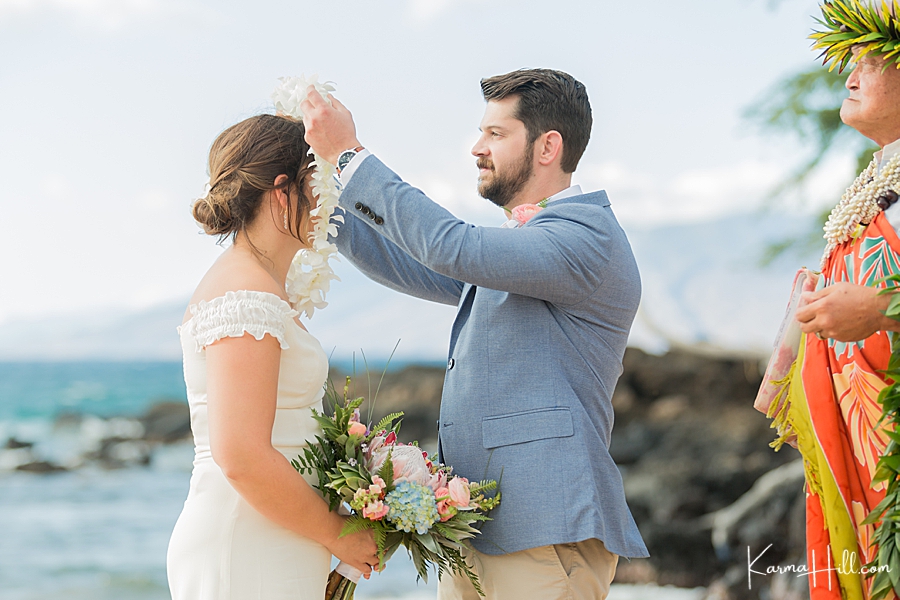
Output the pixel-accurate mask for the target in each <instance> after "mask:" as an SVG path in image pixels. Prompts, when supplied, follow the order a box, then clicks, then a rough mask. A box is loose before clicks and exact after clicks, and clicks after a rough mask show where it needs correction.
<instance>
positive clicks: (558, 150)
mask: <svg viewBox="0 0 900 600" xmlns="http://www.w3.org/2000/svg"><path fill="white" fill-rule="evenodd" d="M534 148H535V152H537V160H538V163H539V164H541V165H544V166H550V165H552V164H553V163H554V162H556V163H560V162H562V154H563V138H562V135H561V134H560V133H559V132H558V131H556V130H555V129H551V130H550V131H548V132H546V133H543V134H541V135H540V136H538V139H536V140H535V144H534Z"/></svg>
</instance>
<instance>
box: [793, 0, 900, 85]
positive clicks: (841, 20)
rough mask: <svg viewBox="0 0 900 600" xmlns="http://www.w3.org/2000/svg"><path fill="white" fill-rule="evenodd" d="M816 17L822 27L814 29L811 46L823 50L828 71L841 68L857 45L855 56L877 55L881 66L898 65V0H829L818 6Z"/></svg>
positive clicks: (899, 13) (899, 9) (899, 50)
mask: <svg viewBox="0 0 900 600" xmlns="http://www.w3.org/2000/svg"><path fill="white" fill-rule="evenodd" d="M821 8H822V17H823V18H821V19H816V21H817V22H818V23H819V24H820V25H822V27H824V31H814V32H813V33H812V35H810V36H809V37H810V39H812V40H815V42H814V43H813V49H815V50H823V52H822V54H821V55H820V56H824V57H825V64H828V63H829V62H831V67H830V68H829V71H831V70H834V68H835V67H838V72H841V71H843V70H844V67H846V66H847V65H848V64H849V63H850V61H852V60H853V53H852V51H853V48H854V46H859V47H860V52H859V54H858V55H857V59H859V58H862V57H863V56H865V55H866V54H870V53H871V54H873V55H875V56H881V57H883V58H884V59H885V66H887V65H891V64H894V65H896V67H897V68H898V69H900V61H898V58H900V19H898V15H900V5H898V0H830V1H828V2H825V3H824V4H822V6H821Z"/></svg>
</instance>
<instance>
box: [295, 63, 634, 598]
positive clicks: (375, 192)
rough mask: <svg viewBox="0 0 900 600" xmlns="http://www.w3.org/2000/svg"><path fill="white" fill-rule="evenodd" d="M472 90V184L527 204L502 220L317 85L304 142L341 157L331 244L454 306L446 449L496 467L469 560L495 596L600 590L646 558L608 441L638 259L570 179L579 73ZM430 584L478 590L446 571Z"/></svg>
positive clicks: (583, 128) (579, 131) (586, 116)
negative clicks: (414, 177)
mask: <svg viewBox="0 0 900 600" xmlns="http://www.w3.org/2000/svg"><path fill="white" fill-rule="evenodd" d="M481 88H482V93H483V95H484V98H485V100H486V101H487V106H486V109H485V114H484V118H483V119H482V121H481V127H480V129H481V137H480V138H479V140H478V142H477V143H476V144H475V147H474V148H473V149H472V154H473V155H475V156H476V157H477V161H476V164H477V166H478V168H479V178H478V191H479V193H480V194H481V195H482V196H484V197H485V198H487V199H488V200H491V201H492V202H494V203H495V204H497V205H498V206H501V207H503V208H504V209H506V210H508V211H512V214H513V215H514V216H517V217H519V220H510V221H508V222H507V223H504V225H503V226H502V227H476V226H474V225H470V224H468V223H465V222H463V221H460V220H459V219H457V218H455V217H454V216H453V215H451V214H450V213H449V212H447V211H446V210H444V209H443V208H441V207H440V206H438V205H437V204H435V203H434V202H432V201H431V200H429V199H428V198H427V197H425V195H424V194H423V193H422V192H420V191H419V190H417V189H415V188H413V187H411V186H409V185H408V184H406V183H404V182H403V181H402V180H401V179H400V178H399V177H398V176H397V175H396V174H394V173H393V172H392V171H391V170H390V169H388V168H387V167H386V166H385V165H384V164H383V163H381V161H379V160H378V158H376V157H375V156H373V155H372V154H370V153H369V152H368V151H366V150H365V149H364V148H363V147H362V146H361V144H360V143H359V140H358V139H357V138H356V128H355V125H354V123H353V119H352V117H351V115H350V112H349V111H348V110H347V109H346V108H345V107H344V106H343V105H342V104H341V103H340V102H338V101H337V100H333V104H331V105H330V104H329V103H328V102H326V101H325V100H323V99H322V97H321V96H319V95H318V94H315V93H310V94H309V100H308V101H307V102H306V104H304V105H303V107H302V108H303V113H304V115H306V116H305V118H304V121H305V123H306V128H307V133H306V139H307V141H308V142H309V144H310V145H311V146H312V148H313V149H314V150H315V151H316V152H317V153H318V154H319V155H320V156H322V157H323V158H325V159H326V160H328V161H330V162H332V163H334V164H336V165H337V166H338V169H339V170H340V177H341V181H342V183H343V185H344V192H343V194H342V196H341V206H342V207H343V208H344V210H345V211H346V223H344V225H343V226H341V228H340V233H339V235H338V236H337V238H336V240H335V241H336V243H337V245H338V247H339V248H340V251H341V253H342V254H344V256H346V257H347V258H349V259H350V261H351V262H352V263H353V264H354V265H356V266H357V267H358V268H359V269H360V270H361V271H362V272H363V273H365V274H366V275H367V276H368V277H370V278H371V279H373V280H374V281H377V282H378V283H381V284H383V285H385V286H387V287H390V288H392V289H394V290H398V291H401V292H403V293H406V294H409V295H412V296H416V297H418V298H423V299H425V300H431V301H434V302H441V303H444V304H452V305H455V306H457V307H458V309H457V310H458V312H457V316H456V321H455V322H454V324H453V328H452V330H451V332H450V352H449V360H448V363H447V374H446V377H445V380H444V392H443V398H442V401H441V415H440V421H439V424H438V427H439V430H438V447H439V451H440V453H441V460H442V462H445V463H447V464H449V465H452V466H453V469H454V472H455V473H457V474H458V475H462V476H464V477H467V478H469V479H471V480H481V479H485V478H491V479H498V480H500V479H501V475H502V481H501V489H502V493H503V501H502V502H501V504H500V506H499V508H498V509H496V510H495V511H493V512H492V513H491V517H492V518H493V520H492V521H489V522H487V523H485V524H484V526H483V528H482V535H479V536H477V537H476V538H475V539H474V540H473V541H472V546H473V547H474V548H473V549H472V551H471V552H470V553H469V555H468V556H469V563H470V564H472V565H473V566H474V569H475V571H476V573H477V574H478V576H479V578H480V580H481V582H482V584H483V586H484V589H485V592H486V593H487V597H488V598H492V599H498V600H505V599H510V600H512V599H516V600H519V599H522V598H529V599H532V598H535V599H545V598H547V599H551V598H553V599H555V598H605V597H606V596H607V594H608V593H609V586H610V583H611V581H612V579H613V576H614V575H615V569H616V563H617V560H618V557H619V556H626V557H644V556H647V549H646V548H645V546H644V544H643V542H642V541H641V537H640V533H639V532H638V530H637V527H636V525H635V523H634V520H633V519H632V517H631V513H630V512H629V510H628V507H627V505H626V503H625V494H624V491H623V487H622V478H621V476H620V475H619V472H618V470H617V468H616V465H615V464H614V463H613V460H612V458H610V455H609V449H608V448H609V440H610V431H611V429H612V426H613V408H612V404H611V402H610V398H611V396H612V392H613V388H614V387H615V384H616V380H617V379H618V377H619V375H620V374H621V372H622V355H623V353H624V351H625V344H626V341H627V339H628V331H629V329H630V328H631V323H632V321H633V319H634V316H635V312H636V311H637V306H638V300H639V298H640V279H639V275H638V270H637V266H636V265H635V262H634V257H633V255H632V252H631V247H630V246H629V244H628V240H627V239H626V238H625V234H624V233H623V231H622V229H621V228H620V227H619V224H618V223H617V222H616V218H615V216H614V215H613V213H612V210H611V209H610V205H609V200H608V199H607V197H606V194H605V193H604V192H602V191H601V192H593V193H589V194H585V193H583V192H582V191H581V189H580V188H579V187H578V186H577V185H575V186H573V185H571V179H572V173H573V172H574V171H575V167H576V165H577V164H578V161H579V159H580V158H581V155H582V154H583V153H584V149H585V147H586V146H587V142H588V138H589V137H590V132H591V123H592V118H591V107H590V104H589V102H588V97H587V93H586V91H585V88H584V86H583V85H582V84H581V83H579V82H578V81H576V80H575V79H574V78H573V77H571V76H570V75H568V74H566V73H562V72H559V71H552V70H548V69H528V70H519V71H514V72H512V73H508V74H506V75H499V76H496V77H491V78H489V79H485V80H483V81H482V82H481ZM529 216H530V217H531V218H530V219H528V217H529ZM438 589H439V592H438V596H439V598H441V599H449V598H464V599H469V598H471V599H473V600H474V599H475V598H477V597H478V596H477V595H476V593H475V590H474V589H473V587H472V585H471V583H469V582H468V580H467V579H466V578H465V577H452V576H450V574H449V573H448V574H445V576H444V578H443V580H442V581H441V582H440V585H439V588H438Z"/></svg>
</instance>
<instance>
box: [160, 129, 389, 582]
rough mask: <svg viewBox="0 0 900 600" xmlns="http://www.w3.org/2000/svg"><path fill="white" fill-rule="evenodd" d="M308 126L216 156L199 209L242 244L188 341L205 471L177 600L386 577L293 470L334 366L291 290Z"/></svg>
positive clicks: (197, 472)
mask: <svg viewBox="0 0 900 600" xmlns="http://www.w3.org/2000/svg"><path fill="white" fill-rule="evenodd" d="M303 138H304V127H303V124H302V122H300V121H297V120H294V119H292V118H289V117H284V116H275V115H258V116H255V117H251V118H249V119H247V120H245V121H242V122H240V123H238V124H236V125H233V126H232V127H229V128H228V129H226V130H225V131H224V132H222V134H221V135H219V137H218V138H217V139H216V141H215V142H214V143H213V145H212V149H211V150H210V153H209V174H210V189H209V192H208V193H207V195H206V197H204V198H201V199H199V200H197V201H196V202H195V203H194V206H193V216H194V219H196V221H197V222H198V223H200V225H202V226H203V229H204V230H205V231H206V233H208V234H210V235H216V236H219V237H220V239H224V238H231V240H232V244H231V246H230V247H229V248H228V249H227V250H225V251H224V252H223V253H222V255H221V257H220V258H219V259H218V260H217V261H216V262H215V263H214V264H213V265H212V267H211V268H210V269H209V271H208V272H207V273H206V275H205V276H204V277H203V279H202V280H201V281H200V284H199V285H198V286H197V290H196V291H195V292H194V295H193V298H192V299H191V301H190V302H191V303H190V306H189V308H188V311H187V312H186V314H185V321H184V323H183V325H182V326H181V328H180V329H179V333H180V336H181V345H182V350H183V352H184V376H185V382H186V384H187V393H188V401H189V404H190V408H191V427H192V430H193V434H194V443H195V459H194V469H193V474H192V476H191V486H190V492H189V493H188V497H187V500H186V501H185V504H184V509H183V511H182V513H181V516H180V517H179V518H178V522H177V523H176V525H175V530H174V531H173V532H172V538H171V540H170V542H169V550H168V556H167V569H168V578H169V587H170V589H171V592H172V598H173V600H228V599H234V600H245V599H247V600H249V599H259V600H263V599H265V600H280V599H288V598H291V599H292V600H293V599H297V598H311V599H312V598H315V599H316V600H319V599H321V598H322V597H323V596H324V590H325V583H326V579H327V577H328V573H329V570H330V563H331V556H332V555H334V556H337V557H338V558H339V559H341V560H342V561H344V562H345V563H348V564H350V565H351V566H353V567H356V568H357V569H359V570H360V571H362V572H363V573H364V574H365V576H366V577H368V574H369V573H370V571H371V566H370V565H373V564H377V558H376V554H375V553H376V546H375V543H374V541H373V539H372V534H371V532H370V531H365V532H360V533H356V534H352V535H347V536H344V537H340V532H341V528H342V527H343V523H344V517H341V516H339V515H338V514H336V513H334V512H330V511H329V510H328V506H327V504H326V503H325V501H324V500H322V498H321V496H320V495H319V493H318V492H317V491H316V490H314V489H313V488H312V487H311V486H310V482H312V478H311V477H310V478H309V479H308V480H305V479H304V478H303V477H302V476H300V475H299V474H298V473H297V472H296V471H295V470H294V468H293V467H291V465H290V462H289V459H290V458H293V457H295V456H297V455H298V454H300V453H302V449H303V447H304V446H305V445H306V443H307V440H311V439H312V438H313V436H314V435H315V434H316V432H317V425H316V423H315V421H314V420H313V419H312V417H311V409H313V408H316V409H321V405H322V397H323V393H324V391H323V390H324V383H325V379H326V377H327V373H328V362H327V357H326V356H325V353H324V352H323V350H322V347H321V346H320V345H319V342H318V341H317V340H316V339H315V338H314V337H313V336H312V335H310V334H309V333H308V332H307V331H306V329H305V328H304V327H303V326H302V325H301V324H300V323H299V322H298V321H297V319H296V317H297V315H298V313H297V311H295V310H294V309H293V308H292V307H291V305H290V304H289V303H288V300H287V298H288V295H287V293H286V291H285V281H286V278H287V274H288V269H289V267H290V265H291V260H292V259H293V257H294V255H295V254H296V253H297V251H298V250H300V249H301V248H304V247H305V246H306V245H307V242H306V240H307V238H308V235H309V233H310V232H311V231H312V230H313V228H314V227H315V226H316V223H315V222H314V221H315V219H314V218H311V217H310V214H309V212H310V210H311V209H312V208H314V207H315V202H316V199H315V198H314V197H313V194H312V192H311V190H310V186H309V180H310V179H309V178H310V177H311V173H312V171H313V168H314V167H313V165H312V156H311V155H310V154H309V146H308V145H307V144H306V142H305V141H304V139H303Z"/></svg>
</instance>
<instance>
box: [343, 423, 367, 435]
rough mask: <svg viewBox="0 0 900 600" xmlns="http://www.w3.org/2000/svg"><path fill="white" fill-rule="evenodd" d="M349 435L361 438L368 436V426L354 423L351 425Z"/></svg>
mask: <svg viewBox="0 0 900 600" xmlns="http://www.w3.org/2000/svg"><path fill="white" fill-rule="evenodd" d="M347 433H349V434H350V435H358V436H360V437H362V436H364V435H366V426H365V425H363V424H362V423H359V422H356V421H353V422H351V423H350V428H349V429H348V430H347Z"/></svg>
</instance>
